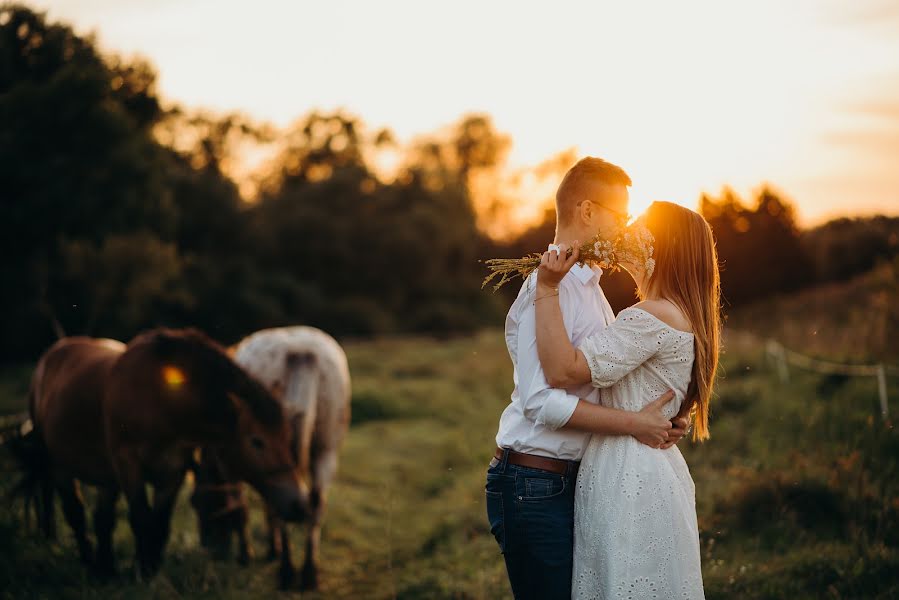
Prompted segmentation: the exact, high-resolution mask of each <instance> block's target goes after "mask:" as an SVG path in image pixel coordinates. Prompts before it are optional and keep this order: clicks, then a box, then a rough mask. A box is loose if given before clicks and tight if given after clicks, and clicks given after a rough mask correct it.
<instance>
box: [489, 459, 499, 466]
mask: <svg viewBox="0 0 899 600" xmlns="http://www.w3.org/2000/svg"><path fill="white" fill-rule="evenodd" d="M498 464H499V461H498V460H497V459H496V457H495V456H494V457H493V458H491V459H490V468H491V469H492V468H493V467H495V466H496V465H498Z"/></svg>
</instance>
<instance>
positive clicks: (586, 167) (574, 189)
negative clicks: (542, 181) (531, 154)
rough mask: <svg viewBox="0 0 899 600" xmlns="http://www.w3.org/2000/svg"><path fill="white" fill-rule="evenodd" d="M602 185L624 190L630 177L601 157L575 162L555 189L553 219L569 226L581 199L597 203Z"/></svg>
mask: <svg viewBox="0 0 899 600" xmlns="http://www.w3.org/2000/svg"><path fill="white" fill-rule="evenodd" d="M603 185H621V186H625V187H627V186H630V185H631V178H630V176H628V174H627V173H625V172H624V169H622V168H621V167H619V166H618V165H613V164H612V163H610V162H607V161H604V160H603V159H601V158H594V157H592V156H588V157H586V158H582V159H581V160H579V161H577V163H576V164H575V165H574V166H573V167H571V168H570V169H568V172H567V173H566V174H565V177H564V179H562V183H560V184H559V189H558V190H556V220H557V221H558V222H559V223H560V224H566V225H567V224H568V223H571V222H572V221H573V220H574V215H575V210H576V209H577V206H578V204H580V203H581V202H583V201H584V200H597V198H596V195H597V192H598V190H599V189H600V188H601V186H603Z"/></svg>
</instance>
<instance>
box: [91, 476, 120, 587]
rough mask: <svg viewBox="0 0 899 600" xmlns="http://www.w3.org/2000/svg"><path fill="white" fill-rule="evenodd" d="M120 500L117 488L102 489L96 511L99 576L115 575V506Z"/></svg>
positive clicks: (97, 569) (95, 523) (95, 529)
mask: <svg viewBox="0 0 899 600" xmlns="http://www.w3.org/2000/svg"><path fill="white" fill-rule="evenodd" d="M118 498H119V490H118V489H117V488H116V487H106V488H101V489H100V494H99V497H98V498H97V508H96V509H95V510H94V533H95V535H96V536H97V563H96V571H97V575H99V576H101V577H110V576H112V575H115V556H114V555H113V552H112V532H113V531H114V530H115V525H116V514H115V505H116V500H118Z"/></svg>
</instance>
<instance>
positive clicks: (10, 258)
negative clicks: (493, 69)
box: [0, 4, 899, 360]
mask: <svg viewBox="0 0 899 600" xmlns="http://www.w3.org/2000/svg"><path fill="white" fill-rule="evenodd" d="M253 141H256V142H273V141H275V142H277V144H278V148H279V150H278V152H277V155H276V156H275V158H274V160H273V162H272V163H271V164H270V165H268V168H267V169H266V171H265V177H264V178H263V179H262V180H261V181H260V182H259V189H258V193H257V194H256V197H255V200H254V201H253V202H247V201H245V200H244V199H243V198H242V197H241V194H240V192H239V189H238V185H237V183H235V180H234V178H232V177H231V176H230V175H229V174H228V172H229V169H228V168H227V167H228V165H229V161H232V159H233V157H234V155H235V152H236V149H237V148H238V147H239V146H240V144H242V143H244V142H253ZM508 146H509V139H508V136H505V135H504V134H502V133H501V132H498V131H496V129H495V128H494V126H493V124H492V122H491V121H490V119H489V117H487V116H486V115H467V116H464V117H463V118H461V119H460V120H459V121H458V122H457V123H455V124H454V125H453V126H452V127H450V128H448V129H447V130H444V131H441V132H438V133H434V134H430V135H427V136H422V137H420V138H418V139H416V140H415V141H414V142H412V143H410V144H408V145H407V146H405V147H398V145H397V144H396V142H395V140H394V139H393V136H392V134H391V133H390V131H388V130H381V131H369V130H368V129H367V128H366V127H365V125H364V123H363V122H362V121H361V120H360V119H358V118H357V117H355V116H353V115H348V114H344V113H342V112H333V113H320V112H311V113H309V114H308V115H306V116H305V117H304V118H302V119H301V120H299V121H298V122H297V123H296V124H294V125H293V126H291V127H290V128H289V129H288V130H286V131H276V130H273V128H271V127H269V126H266V125H264V124H259V123H255V122H253V121H251V120H250V119H247V118H246V117H244V116H242V115H239V114H230V115H209V114H204V113H202V112H198V111H191V110H188V109H185V108H183V107H178V106H173V107H164V106H163V105H162V103H161V101H160V98H159V96H158V94H157V92H156V72H155V70H154V68H153V67H152V65H150V64H148V63H146V62H144V61H142V60H140V59H134V60H129V61H126V60H123V59H121V58H119V57H116V56H110V55H101V53H100V52H99V51H98V49H97V45H96V41H95V40H94V39H93V37H91V36H79V35H77V34H76V33H74V32H73V30H72V29H71V27H70V26H68V25H67V24H65V23H57V22H49V21H48V20H47V19H46V18H45V16H44V15H43V14H41V13H38V12H35V11H33V10H31V9H29V8H28V7H26V6H24V5H20V4H7V5H3V6H2V7H0V200H2V202H0V207H2V208H0V210H2V215H0V216H2V218H0V240H2V241H0V244H2V249H3V252H2V255H0V280H2V282H3V288H4V291H5V293H4V294H2V295H0V320H2V330H3V337H2V342H0V359H2V360H20V359H33V358H34V357H35V356H36V355H37V354H38V353H39V352H41V351H42V350H43V349H45V348H46V347H47V345H48V344H49V343H51V342H52V341H53V340H54V339H55V338H56V337H57V336H59V335H63V334H70V335H71V334H89V335H98V336H109V337H114V338H118V339H123V340H127V339H130V338H131V337H132V336H133V335H135V334H136V333H137V332H138V331H140V330H142V329H145V328H148V327H153V326H159V325H169V326H186V325H193V326H197V327H200V328H202V329H204V330H206V331H207V332H209V333H210V334H211V335H213V336H214V337H216V338H218V339H219V340H221V341H223V342H226V343H228V342H232V341H234V340H236V339H238V338H240V337H241V336H243V335H245V334H247V333H249V332H250V331H253V330H256V329H260V328H263V327H269V326H275V325H283V324H296V323H306V324H311V325H316V326H320V327H322V328H324V329H326V330H328V331H329V332H331V333H333V334H335V335H338V336H365V335H376V334H381V333H388V332H390V333H393V332H426V333H432V334H450V333H456V332H467V331H472V330H474V329H477V328H480V327H483V326H485V325H496V324H498V323H501V319H502V314H503V313H504V311H505V308H506V306H507V304H508V301H509V297H508V294H509V293H514V290H511V291H506V292H505V293H503V294H496V295H494V294H491V293H489V292H487V291H482V290H481V289H480V283H481V280H482V278H483V276H484V275H485V271H484V268H483V265H481V264H480V263H479V260H480V259H483V258H488V257H495V256H517V255H521V254H524V253H527V252H531V251H533V250H536V249H539V248H541V247H545V245H546V243H547V242H548V241H549V240H550V239H551V238H552V223H551V221H548V220H544V221H543V222H542V223H541V224H539V225H537V226H535V227H534V228H532V229H529V230H527V231H525V232H523V233H522V234H521V235H519V236H517V237H516V238H514V239H511V240H496V239H494V238H492V237H490V236H488V235H487V234H486V233H485V232H484V227H483V226H482V225H483V224H482V223H479V216H480V215H482V214H483V213H481V212H479V210H477V209H476V207H475V203H474V200H473V196H474V192H473V189H474V188H475V187H476V183H477V182H482V181H483V180H484V178H485V177H488V178H489V177H493V176H496V173H497V172H498V171H499V170H501V168H502V165H503V161H504V159H505V155H506V151H507V149H508ZM384 152H393V153H397V154H399V155H400V161H399V163H400V164H399V167H398V168H397V170H396V173H395V176H394V177H391V178H389V179H388V178H384V177H382V176H381V175H380V174H379V169H378V168H377V162H378V161H377V158H378V156H380V155H381V154H382V153H384ZM762 196H763V197H760V199H759V203H758V206H757V207H754V208H746V207H744V206H743V205H742V204H740V202H739V201H738V200H737V199H735V198H733V197H732V195H730V196H728V195H727V194H725V195H724V196H723V197H722V198H714V199H713V198H703V200H702V211H703V213H704V214H705V215H706V216H707V217H708V218H709V219H710V221H711V222H712V225H713V227H714V228H715V233H716V236H717V237H718V245H719V250H720V253H721V256H722V260H723V262H724V264H725V270H724V278H725V294H726V295H727V297H728V299H729V300H730V301H731V302H732V303H734V304H737V303H740V302H748V301H751V300H753V299H757V298H758V297H759V296H760V295H764V294H767V293H773V292H780V291H788V290H790V289H793V288H795V287H797V286H800V285H808V284H810V283H812V282H814V281H818V280H825V279H829V278H830V279H832V278H840V277H846V276H848V275H850V274H852V273H854V272H856V271H858V270H859V269H862V268H865V267H866V266H868V265H869V263H872V262H873V261H874V260H876V257H877V256H881V255H884V254H889V253H895V252H896V246H897V244H896V232H897V230H899V228H897V226H896V222H895V220H885V221H882V222H881V221H878V222H877V223H878V228H877V229H876V233H871V231H872V230H871V228H869V227H867V226H864V227H858V226H856V225H854V224H853V223H854V222H851V221H849V222H835V223H833V224H829V225H828V226H826V228H819V230H816V232H817V233H816V232H811V233H806V234H803V233H802V232H800V231H799V230H798V228H797V227H796V225H795V220H794V219H793V216H792V210H791V208H790V206H789V204H788V203H787V202H785V201H784V200H782V199H780V198H778V196H777V195H776V194H775V193H773V192H770V191H765V192H764V193H763V195H762ZM862 244H864V248H865V250H864V254H865V256H864V257H861V256H859V255H858V252H856V253H855V254H854V257H853V258H847V257H846V256H845V252H843V250H841V248H843V246H845V245H850V246H853V247H854V248H856V249H857V248H858V247H859V246H860V245H862ZM774 257H779V260H772V259H773V258H774ZM784 258H789V259H790V260H795V261H796V262H795V264H793V263H789V261H785V260H783V259H784ZM803 261H805V262H803ZM787 263H789V264H787ZM825 263H826V264H827V267H826V268H823V267H821V268H819V266H818V265H823V264H825ZM760 264H761V265H764V268H759V265H760ZM762 271H764V274H763V275H761V274H760V272H762ZM746 273H752V274H753V277H751V278H749V279H750V280H751V281H752V283H747V279H744V276H745V274H746ZM797 273H799V274H800V275H799V276H797ZM612 279H613V281H617V283H615V284H614V285H612V286H611V288H612V289H611V291H610V295H611V296H612V297H613V298H614V302H615V303H616V305H617V306H618V307H620V306H622V305H623V304H627V303H630V301H632V297H633V295H632V294H633V292H632V288H631V289H629V288H628V283H627V280H626V278H623V277H620V278H618V279H617V280H616V279H614V278H612Z"/></svg>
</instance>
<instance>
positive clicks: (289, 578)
mask: <svg viewBox="0 0 899 600" xmlns="http://www.w3.org/2000/svg"><path fill="white" fill-rule="evenodd" d="M295 577H296V574H295V573H294V570H293V569H281V570H279V571H278V587H279V588H280V589H281V590H282V591H283V590H289V589H290V588H292V587H293V580H294V578H295Z"/></svg>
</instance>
